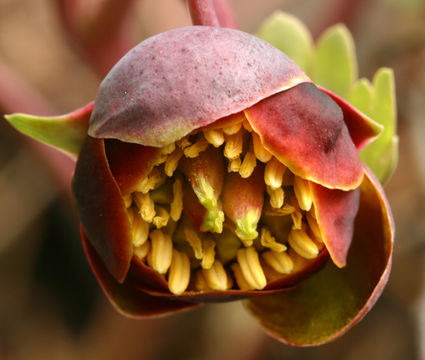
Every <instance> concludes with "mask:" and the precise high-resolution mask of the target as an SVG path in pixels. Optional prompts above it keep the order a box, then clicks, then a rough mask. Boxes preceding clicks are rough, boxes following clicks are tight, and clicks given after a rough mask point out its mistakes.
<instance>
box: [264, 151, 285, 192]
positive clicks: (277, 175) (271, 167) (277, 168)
mask: <svg viewBox="0 0 425 360" xmlns="http://www.w3.org/2000/svg"><path fill="white" fill-rule="evenodd" d="M285 171H286V166H285V165H283V164H282V163H281V162H280V161H279V160H277V159H276V158H275V157H273V158H272V159H271V160H270V161H269V162H268V163H267V164H266V168H265V170H264V182H265V183H266V185H268V186H270V187H271V188H272V189H278V188H280V187H281V186H282V180H283V174H284V173H285Z"/></svg>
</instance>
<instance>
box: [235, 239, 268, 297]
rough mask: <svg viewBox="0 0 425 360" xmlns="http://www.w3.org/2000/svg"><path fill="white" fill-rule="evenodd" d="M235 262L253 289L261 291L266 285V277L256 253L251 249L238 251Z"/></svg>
mask: <svg viewBox="0 0 425 360" xmlns="http://www.w3.org/2000/svg"><path fill="white" fill-rule="evenodd" d="M237 260H238V263H239V265H240V267H241V271H242V274H243V277H244V278H245V280H246V281H247V283H248V284H249V286H250V287H251V288H253V289H257V290H261V289H264V287H265V286H266V285H267V280H266V276H265V275H264V271H263V268H262V267H261V264H260V260H259V258H258V253H257V251H256V250H255V249H254V248H253V247H249V248H246V249H240V250H238V253H237Z"/></svg>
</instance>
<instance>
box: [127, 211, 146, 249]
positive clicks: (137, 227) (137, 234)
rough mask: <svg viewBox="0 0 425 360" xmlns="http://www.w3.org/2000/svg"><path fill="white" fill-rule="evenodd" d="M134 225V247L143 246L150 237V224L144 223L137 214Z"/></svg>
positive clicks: (132, 229) (132, 230)
mask: <svg viewBox="0 0 425 360" xmlns="http://www.w3.org/2000/svg"><path fill="white" fill-rule="evenodd" d="M132 225H133V226H132V228H131V232H132V242H133V245H134V246H140V245H143V244H144V243H145V242H146V240H148V237H149V224H148V223H147V222H146V221H144V220H143V219H142V218H141V217H140V215H139V214H135V215H134V219H133V224H132Z"/></svg>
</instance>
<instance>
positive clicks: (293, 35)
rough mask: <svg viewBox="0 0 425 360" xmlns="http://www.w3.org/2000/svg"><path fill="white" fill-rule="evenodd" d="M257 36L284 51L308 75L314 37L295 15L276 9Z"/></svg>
mask: <svg viewBox="0 0 425 360" xmlns="http://www.w3.org/2000/svg"><path fill="white" fill-rule="evenodd" d="M257 36H258V37H260V38H261V39H264V40H266V41H267V42H268V43H270V44H272V45H273V46H274V47H276V48H278V49H279V50H280V51H282V52H284V53H285V54H286V55H288V57H289V58H290V59H292V60H293V61H294V62H295V64H297V65H298V66H299V67H300V68H301V69H302V70H304V72H305V73H306V74H307V75H308V74H309V72H310V66H311V60H312V56H313V39H312V37H311V34H310V32H309V30H308V29H307V27H306V26H305V25H304V24H303V23H302V22H301V21H300V20H299V19H298V18H297V17H295V16H293V15H290V14H286V13H284V12H282V11H275V12H274V13H273V14H272V15H271V16H270V17H269V18H268V19H267V20H266V21H265V22H264V23H263V24H262V25H261V27H260V29H259V30H258V32H257Z"/></svg>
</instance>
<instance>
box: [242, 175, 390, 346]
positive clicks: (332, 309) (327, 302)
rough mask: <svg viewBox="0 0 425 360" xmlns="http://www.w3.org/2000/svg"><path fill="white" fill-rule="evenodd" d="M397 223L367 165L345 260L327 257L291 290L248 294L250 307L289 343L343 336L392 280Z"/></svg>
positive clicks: (272, 330) (324, 340) (315, 342)
mask: <svg viewBox="0 0 425 360" xmlns="http://www.w3.org/2000/svg"><path fill="white" fill-rule="evenodd" d="M393 226H394V224H393V219H392V215H391V211H390V208H389V205H388V203H387V200H386V198H385V195H384V192H383V190H382V188H381V186H380V184H379V182H378V181H377V180H376V178H375V177H374V175H372V174H371V173H370V171H368V170H366V176H365V178H364V181H363V183H362V185H361V195H360V208H359V212H358V215H357V218H356V223H355V231H354V237H353V242H352V245H351V248H350V251H349V254H348V260H347V266H346V267H345V268H343V269H338V268H337V267H336V266H335V265H334V264H332V263H331V262H329V263H328V265H327V266H326V267H325V268H324V269H323V270H322V271H320V272H319V273H317V274H316V275H314V276H312V277H311V278H309V279H307V280H305V281H304V282H302V283H301V284H299V285H298V287H296V288H294V289H293V290H289V291H287V292H285V293H282V294H278V295H272V296H266V297H257V298H252V299H250V300H249V301H247V303H246V305H247V307H248V309H249V310H250V312H251V313H252V314H253V315H254V316H255V317H257V318H258V320H259V321H260V323H261V324H262V325H263V326H264V327H265V329H266V330H267V331H268V332H269V333H270V334H271V335H273V336H275V337H276V338H277V339H279V340H281V341H283V342H286V343H289V344H293V345H298V346H306V345H318V344H321V343H325V342H329V341H331V340H334V339H335V338H337V337H339V336H341V335H342V334H344V333H345V332H346V331H347V330H348V329H350V328H351V327H352V326H353V325H355V324H356V323H358V322H359V321H360V320H361V319H362V318H363V316H364V315H365V314H366V313H367V312H368V311H369V310H370V308H371V307H372V306H373V305H374V304H375V302H376V300H377V299H378V297H379V295H380V294H381V292H382V290H383V288H384V286H385V284H386V282H387V280H388V275H389V272H390V268H391V254H392V248H393V236H394V233H393Z"/></svg>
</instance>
